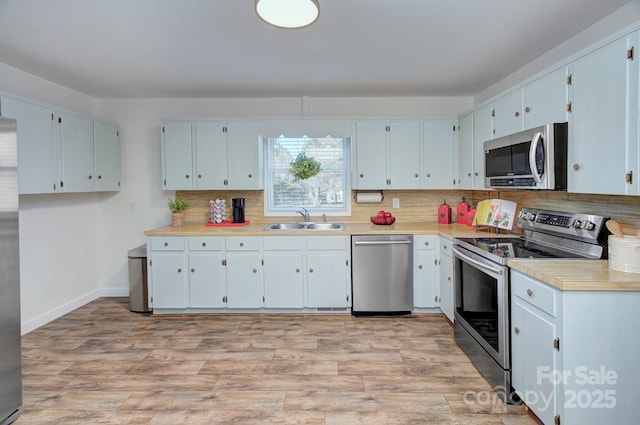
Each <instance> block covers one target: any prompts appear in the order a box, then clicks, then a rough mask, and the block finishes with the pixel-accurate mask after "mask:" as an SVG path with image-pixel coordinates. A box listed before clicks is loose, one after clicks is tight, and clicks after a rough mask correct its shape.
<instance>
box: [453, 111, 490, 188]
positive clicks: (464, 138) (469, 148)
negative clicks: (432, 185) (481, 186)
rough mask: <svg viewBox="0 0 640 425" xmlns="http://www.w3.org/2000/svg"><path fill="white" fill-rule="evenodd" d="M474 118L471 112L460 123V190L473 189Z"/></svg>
mask: <svg viewBox="0 0 640 425" xmlns="http://www.w3.org/2000/svg"><path fill="white" fill-rule="evenodd" d="M473 116H474V113H473V112H470V113H468V114H466V115H463V116H461V117H460V119H459V121H458V128H459V131H458V181H457V182H458V189H473V157H474V150H473ZM482 160H483V161H484V156H483V157H482Z"/></svg>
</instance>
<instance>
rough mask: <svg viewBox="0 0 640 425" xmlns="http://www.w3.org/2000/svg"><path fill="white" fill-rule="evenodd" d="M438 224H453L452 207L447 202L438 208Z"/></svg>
mask: <svg viewBox="0 0 640 425" xmlns="http://www.w3.org/2000/svg"><path fill="white" fill-rule="evenodd" d="M438 224H451V207H450V206H449V204H447V201H446V200H445V201H444V202H443V203H442V204H441V205H440V206H439V207H438Z"/></svg>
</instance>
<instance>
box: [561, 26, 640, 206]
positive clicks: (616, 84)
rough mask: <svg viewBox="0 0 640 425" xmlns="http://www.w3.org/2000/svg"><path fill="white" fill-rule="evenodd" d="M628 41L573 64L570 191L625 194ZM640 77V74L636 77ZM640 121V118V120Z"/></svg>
mask: <svg viewBox="0 0 640 425" xmlns="http://www.w3.org/2000/svg"><path fill="white" fill-rule="evenodd" d="M627 42H628V39H627V38H622V39H619V40H616V41H614V42H612V43H610V44H608V45H606V46H604V47H602V48H600V49H598V50H596V51H595V52H593V53H591V54H589V55H587V56H584V57H583V58H580V59H579V60H577V61H576V62H574V63H573V72H572V89H571V90H572V101H571V120H570V121H569V138H570V140H569V152H568V155H569V159H568V190H569V191H570V192H580V193H601V194H624V193H625V192H626V190H628V188H627V184H626V182H625V173H626V172H627V170H626V161H627V159H626V144H627V143H628V142H629V143H635V144H637V143H638V142H637V140H627V123H628V121H627V107H628V102H629V101H630V99H629V96H631V95H632V94H631V93H629V92H628V90H627V80H628V77H629V78H633V77H632V76H629V75H628V71H629V66H631V65H632V62H634V61H630V60H628V59H627V53H626V51H627ZM635 78H637V75H636V76H635ZM636 119H637V117H636Z"/></svg>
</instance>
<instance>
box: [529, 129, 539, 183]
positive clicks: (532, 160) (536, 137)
mask: <svg viewBox="0 0 640 425" xmlns="http://www.w3.org/2000/svg"><path fill="white" fill-rule="evenodd" d="M541 142H542V133H541V132H539V131H538V132H537V133H536V134H534V135H533V140H531V147H529V167H530V168H531V175H532V176H533V179H534V180H535V181H536V183H542V176H541V175H540V174H538V169H537V168H536V149H537V147H538V144H539V143H541Z"/></svg>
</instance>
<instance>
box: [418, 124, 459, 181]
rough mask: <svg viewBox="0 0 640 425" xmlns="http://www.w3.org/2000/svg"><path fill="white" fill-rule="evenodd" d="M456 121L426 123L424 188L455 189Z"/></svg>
mask: <svg viewBox="0 0 640 425" xmlns="http://www.w3.org/2000/svg"><path fill="white" fill-rule="evenodd" d="M455 129H456V121H455V120H443V121H425V122H424V123H423V130H422V174H421V175H422V188H423V189H451V188H453V187H454V177H455V176H454V169H455V167H454V153H455V142H456V140H455V138H456V131H455Z"/></svg>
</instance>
